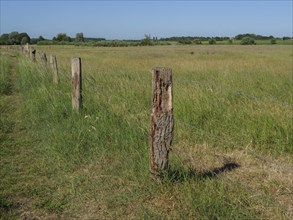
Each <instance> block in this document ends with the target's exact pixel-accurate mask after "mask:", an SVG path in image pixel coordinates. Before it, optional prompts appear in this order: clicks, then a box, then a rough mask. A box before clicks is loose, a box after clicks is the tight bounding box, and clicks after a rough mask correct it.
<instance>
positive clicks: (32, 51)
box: [30, 48, 36, 62]
mask: <svg viewBox="0 0 293 220" xmlns="http://www.w3.org/2000/svg"><path fill="white" fill-rule="evenodd" d="M30 58H31V60H32V61H33V62H36V50H35V49H34V48H30Z"/></svg>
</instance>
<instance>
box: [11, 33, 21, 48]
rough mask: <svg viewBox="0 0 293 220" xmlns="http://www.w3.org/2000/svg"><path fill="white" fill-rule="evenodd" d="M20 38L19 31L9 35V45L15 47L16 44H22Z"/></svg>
mask: <svg viewBox="0 0 293 220" xmlns="http://www.w3.org/2000/svg"><path fill="white" fill-rule="evenodd" d="M20 41H21V39H20V37H19V33H18V32H17V31H13V32H11V33H10V34H9V43H10V44H12V45H14V44H20Z"/></svg>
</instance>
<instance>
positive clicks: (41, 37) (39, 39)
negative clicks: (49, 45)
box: [38, 35, 46, 41]
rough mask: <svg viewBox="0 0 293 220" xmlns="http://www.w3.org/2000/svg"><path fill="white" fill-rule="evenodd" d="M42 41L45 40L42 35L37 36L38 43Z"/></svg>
mask: <svg viewBox="0 0 293 220" xmlns="http://www.w3.org/2000/svg"><path fill="white" fill-rule="evenodd" d="M44 40H46V39H45V38H44V37H43V36H42V35H41V36H39V38H38V41H44Z"/></svg>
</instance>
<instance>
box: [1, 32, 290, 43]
mask: <svg viewBox="0 0 293 220" xmlns="http://www.w3.org/2000/svg"><path fill="white" fill-rule="evenodd" d="M276 39H277V38H275V37H274V36H272V35H270V36H262V35H256V34H248V33H247V34H238V35H236V36H235V37H234V38H230V37H227V36H225V37H219V36H216V37H203V36H186V37H185V36H182V37H169V38H160V39H159V40H158V38H157V37H151V35H145V36H144V38H143V39H142V40H111V41H106V39H105V38H93V37H91V38H87V37H84V35H83V33H82V32H80V33H76V35H75V38H71V37H69V36H68V35H67V34H66V33H59V34H57V35H56V36H54V37H53V38H52V39H45V38H44V37H43V36H39V37H38V38H30V36H29V35H28V34H27V33H25V32H24V33H18V32H16V31H14V32H11V33H9V34H2V35H1V36H0V45H24V44H26V43H30V44H39V45H55V44H56V45H76V46H80V45H83V46H100V47H127V46H152V45H169V44H171V42H178V43H180V44H202V42H203V41H206V42H208V43H209V44H216V43H217V42H221V41H226V42H228V43H229V44H233V41H234V40H238V41H240V44H243V45H248V44H249V45H251V44H256V40H270V42H271V44H276V43H277V41H276ZM279 39H283V40H289V39H292V38H291V37H283V38H279Z"/></svg>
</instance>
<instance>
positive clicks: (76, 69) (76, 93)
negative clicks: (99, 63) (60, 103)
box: [71, 58, 82, 111]
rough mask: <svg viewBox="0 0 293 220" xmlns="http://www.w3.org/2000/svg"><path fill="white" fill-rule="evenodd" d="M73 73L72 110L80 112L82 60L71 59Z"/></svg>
mask: <svg viewBox="0 0 293 220" xmlns="http://www.w3.org/2000/svg"><path fill="white" fill-rule="evenodd" d="M71 73H72V109H73V110H74V111H79V110H80V109H81V107H82V87H81V84H82V75H81V60H80V58H72V59H71Z"/></svg>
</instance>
